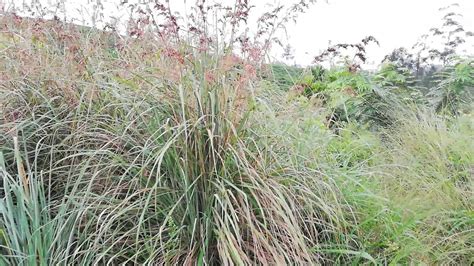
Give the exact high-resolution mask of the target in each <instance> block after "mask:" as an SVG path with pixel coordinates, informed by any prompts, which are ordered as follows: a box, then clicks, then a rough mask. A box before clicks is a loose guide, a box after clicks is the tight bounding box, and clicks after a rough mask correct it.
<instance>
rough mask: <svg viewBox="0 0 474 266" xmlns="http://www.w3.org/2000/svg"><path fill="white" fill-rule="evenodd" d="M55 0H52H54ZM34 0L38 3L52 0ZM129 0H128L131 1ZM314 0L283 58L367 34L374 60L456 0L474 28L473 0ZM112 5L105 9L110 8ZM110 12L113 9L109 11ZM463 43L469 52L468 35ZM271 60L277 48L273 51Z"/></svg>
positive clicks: (407, 42)
mask: <svg viewBox="0 0 474 266" xmlns="http://www.w3.org/2000/svg"><path fill="white" fill-rule="evenodd" d="M2 1H4V2H5V1H7V2H10V3H15V4H16V5H17V6H20V5H21V4H22V3H23V2H24V1H26V2H31V1H37V0H0V3H2ZM56 1H57V0H56ZM56 1H55V0H40V2H45V3H47V2H49V3H51V2H56ZM61 1H64V2H65V3H66V6H67V7H68V10H73V9H76V8H77V7H78V6H80V5H86V4H87V3H90V2H95V1H97V0H61ZM101 1H102V2H104V3H105V5H106V6H115V5H116V4H117V3H119V2H121V0H101ZM131 1H133V0H131ZM184 1H187V3H188V5H190V4H191V3H193V2H194V0H170V2H171V4H172V6H173V7H175V9H180V6H183V2H184ZM214 1H216V2H226V3H229V2H233V0H214ZM296 1H297V0H253V1H252V0H251V1H250V2H251V3H253V4H254V5H256V8H255V9H254V11H253V12H254V13H256V14H261V13H263V12H264V11H266V9H268V7H266V5H267V4H268V3H275V2H277V3H278V2H279V3H283V4H290V3H294V2H296ZM327 1H328V2H326V1H325V0H319V2H318V3H317V4H315V5H314V6H312V7H311V8H310V9H309V10H307V12H306V13H305V14H302V15H300V17H299V19H298V23H297V24H296V25H295V24H290V25H288V27H287V28H288V33H289V37H290V38H289V43H290V44H291V46H292V47H293V48H294V56H295V57H294V60H292V61H290V62H288V63H296V64H301V65H307V64H310V63H311V61H312V60H313V57H314V56H315V55H317V54H318V53H319V52H320V51H321V50H323V49H325V48H327V46H328V42H329V41H331V42H332V43H333V44H336V43H340V42H346V43H353V42H359V41H360V40H361V39H362V38H364V37H366V36H368V35H373V36H374V37H376V38H377V39H378V40H379V42H380V47H378V46H376V45H372V46H370V47H369V49H368V56H369V61H372V62H374V63H375V64H378V63H379V62H380V61H381V60H382V58H383V57H384V55H386V54H388V53H390V52H391V51H392V50H393V49H394V48H398V47H401V46H404V47H411V46H412V45H413V44H414V43H415V42H416V41H417V39H418V38H419V37H420V36H421V35H422V34H425V33H427V32H428V30H429V29H430V28H432V27H434V26H438V25H439V24H440V23H441V17H442V16H443V13H442V12H439V11H438V9H439V8H440V7H444V6H447V5H449V4H451V3H459V4H460V6H461V10H460V11H461V12H462V14H463V15H464V18H463V20H464V21H463V25H464V27H465V29H466V30H470V31H474V17H473V15H474V0H327ZM112 9H114V8H110V10H112ZM110 13H111V14H106V15H115V14H113V13H114V11H111V12H110ZM470 39H471V42H470V43H468V44H467V46H468V47H469V52H470V53H471V54H472V53H474V44H473V43H472V42H473V39H474V38H470ZM274 55H275V58H276V59H280V58H279V55H281V52H277V51H275V53H274Z"/></svg>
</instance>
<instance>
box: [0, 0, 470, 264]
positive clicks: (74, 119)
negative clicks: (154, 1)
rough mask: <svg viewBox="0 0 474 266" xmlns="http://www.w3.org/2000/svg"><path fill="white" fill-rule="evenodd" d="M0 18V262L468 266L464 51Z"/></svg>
mask: <svg viewBox="0 0 474 266" xmlns="http://www.w3.org/2000/svg"><path fill="white" fill-rule="evenodd" d="M244 7H245V6H242V5H240V8H241V9H240V11H242V12H244V13H245V10H246V9H245V8H244ZM233 18H234V19H235V16H234V17H233ZM270 18H271V19H273V17H270ZM171 21H173V19H171ZM233 23H234V24H231V25H235V24H238V22H236V21H233ZM197 24H198V23H197ZM267 24H269V23H267ZM267 24H265V23H262V25H264V26H265V25H267ZM0 25H1V33H0V51H1V52H0V57H1V59H0V60H1V62H2V64H1V65H0V177H1V179H0V217H1V218H0V264H2V265H3V264H5V265H58V264H59V265H69V264H80V265H90V264H106V263H111V264H119V263H128V264H133V263H135V264H147V263H149V264H186V265H190V264H193V265H194V264H198V265H204V264H215V265H219V264H239V265H243V264H245V265H253V264H268V265H275V264H317V263H319V264H348V263H354V264H389V263H390V264H394V265H395V264H460V265H471V264H473V263H474V259H473V256H472V254H473V253H474V231H473V228H474V205H473V204H474V197H473V196H474V195H473V188H474V141H473V139H474V123H473V122H474V117H473V116H472V110H473V107H474V106H473V104H472V93H473V88H474V65H473V59H472V58H469V57H462V58H461V57H456V58H452V59H450V60H448V59H446V60H445V61H444V63H446V65H444V66H442V67H440V68H439V69H438V70H437V71H434V72H433V71H431V72H430V73H429V76H428V77H427V75H428V74H426V75H425V74H423V75H424V76H420V75H421V74H420V71H419V69H409V68H406V66H404V65H403V64H399V62H398V61H396V60H389V59H387V60H386V61H385V62H384V64H383V65H382V66H381V67H380V69H379V70H377V71H376V72H375V73H374V72H368V71H364V70H361V69H360V67H358V66H357V65H356V62H355V61H354V60H351V61H350V62H347V61H346V62H344V63H342V64H338V65H337V66H335V67H332V68H329V69H327V68H323V67H321V66H314V67H309V68H305V69H303V68H296V67H288V66H284V65H281V64H278V65H268V64H262V61H261V59H260V57H262V55H263V54H264V53H265V52H266V49H268V46H267V43H265V42H260V43H258V42H255V43H250V42H242V41H241V39H240V40H239V41H241V42H240V45H241V48H242V51H241V52H240V53H239V55H237V54H236V53H232V49H231V48H232V47H230V48H229V47H225V49H214V50H213V49H211V48H209V47H210V46H211V44H210V43H212V42H211V40H209V39H203V38H202V36H204V35H203V34H204V33H203V32H202V31H200V30H199V28H196V29H195V30H194V31H193V34H194V35H192V36H193V37H191V38H190V39H187V40H186V41H183V40H180V41H176V39H173V38H162V36H161V38H156V35H154V34H153V32H148V31H146V30H145V31H142V30H140V29H142V28H134V31H133V32H131V33H130V35H131V36H133V37H130V36H127V37H124V36H120V35H118V34H116V33H113V32H104V31H100V30H97V29H94V28H83V27H77V26H73V25H71V24H65V23H62V22H60V21H58V20H36V19H25V18H21V17H18V16H15V15H7V16H3V17H1V18H0ZM171 26H173V25H171ZM171 26H168V27H166V28H165V29H161V30H160V33H163V32H165V31H167V32H168V34H173V32H172V30H171V29H170V28H172V27H171ZM267 26H268V25H267ZM262 27H263V26H262ZM170 32H171V33H170ZM232 32H233V33H234V31H232ZM235 33H236V36H237V31H235ZM196 36H197V37H196ZM270 37H271V36H270ZM232 38H234V37H231V39H230V41H229V42H228V44H229V45H233V44H234V43H235V42H234V39H232ZM237 39H238V38H237V37H235V40H237ZM269 39H270V38H269ZM256 44H261V46H257V45H256ZM203 45H204V46H205V45H208V46H206V47H203ZM252 45H254V46H252ZM227 48H229V49H227ZM256 51H258V53H256ZM392 59H393V58H392ZM425 73H428V72H425ZM420 77H421V78H420ZM427 80H429V82H427ZM426 84H429V85H430V86H429V87H427V86H425V85H426Z"/></svg>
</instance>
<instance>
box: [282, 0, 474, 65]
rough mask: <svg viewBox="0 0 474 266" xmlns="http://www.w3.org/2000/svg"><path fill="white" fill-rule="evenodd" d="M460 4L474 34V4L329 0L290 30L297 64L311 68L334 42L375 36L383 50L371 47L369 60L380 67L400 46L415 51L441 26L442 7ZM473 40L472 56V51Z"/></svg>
mask: <svg viewBox="0 0 474 266" xmlns="http://www.w3.org/2000/svg"><path fill="white" fill-rule="evenodd" d="M451 3H459V4H460V6H461V10H460V11H461V12H462V13H463V15H464V21H463V22H464V26H465V27H466V30H471V31H474V17H473V16H474V0H457V1H451V0H329V3H328V4H326V3H324V2H322V1H321V2H320V3H319V4H316V5H315V6H313V7H312V8H311V9H310V10H308V12H306V14H303V15H301V16H300V18H299V20H298V23H297V25H291V26H290V27H289V29H290V30H289V34H290V43H291V44H292V45H293V46H294V48H295V61H296V62H297V63H299V64H308V63H310V62H311V60H312V55H314V54H315V53H317V52H318V50H319V49H324V48H325V47H327V45H328V41H329V40H331V41H332V43H333V44H335V43H338V42H358V41H360V40H361V39H362V38H364V37H365V36H367V35H373V36H374V37H376V38H377V39H378V40H379V42H380V47H377V46H374V45H373V46H371V47H370V49H369V50H368V55H369V60H374V61H376V62H377V63H378V62H380V60H381V59H383V57H384V55H386V54H387V53H389V52H390V51H392V50H393V49H394V48H398V47H400V46H404V47H411V46H412V45H413V44H414V43H415V42H416V41H417V39H418V38H419V37H420V36H421V35H422V34H424V33H427V31H428V30H429V29H430V28H432V27H434V26H438V25H439V24H440V21H441V17H442V16H443V13H441V12H439V11H438V9H439V8H440V7H444V6H447V5H449V4H451ZM472 39H473V38H471V43H470V44H469V45H470V46H471V53H472V52H474V51H473V50H472V48H473V47H472V45H473V43H472Z"/></svg>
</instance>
